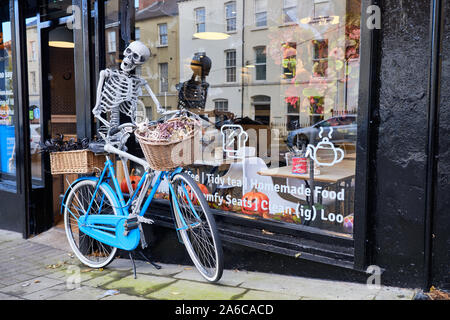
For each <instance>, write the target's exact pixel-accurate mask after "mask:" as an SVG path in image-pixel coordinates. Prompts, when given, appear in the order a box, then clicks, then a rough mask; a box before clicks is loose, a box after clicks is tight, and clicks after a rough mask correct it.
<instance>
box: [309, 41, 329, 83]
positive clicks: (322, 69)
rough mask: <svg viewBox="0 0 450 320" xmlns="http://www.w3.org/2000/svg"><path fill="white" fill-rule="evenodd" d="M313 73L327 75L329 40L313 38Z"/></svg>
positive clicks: (317, 75)
mask: <svg viewBox="0 0 450 320" xmlns="http://www.w3.org/2000/svg"><path fill="white" fill-rule="evenodd" d="M312 45H313V60H312V61H313V74H314V76H315V77H322V78H324V77H326V76H327V69H328V40H313V41H312Z"/></svg>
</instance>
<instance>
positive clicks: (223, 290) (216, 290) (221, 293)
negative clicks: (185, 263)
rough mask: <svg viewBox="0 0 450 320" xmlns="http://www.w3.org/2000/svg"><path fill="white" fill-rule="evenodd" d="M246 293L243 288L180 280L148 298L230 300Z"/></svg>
mask: <svg viewBox="0 0 450 320" xmlns="http://www.w3.org/2000/svg"><path fill="white" fill-rule="evenodd" d="M244 292H245V289H242V288H233V287H226V286H220V285H213V284H206V283H201V282H194V281H187V280H178V281H177V282H174V283H172V284H171V285H169V286H167V287H165V288H162V289H160V290H158V291H156V292H153V293H151V294H149V295H147V296H146V298H150V299H158V300H230V299H232V298H233V297H235V296H239V295H241V294H243V293H244Z"/></svg>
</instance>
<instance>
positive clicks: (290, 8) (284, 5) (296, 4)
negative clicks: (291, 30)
mask: <svg viewBox="0 0 450 320" xmlns="http://www.w3.org/2000/svg"><path fill="white" fill-rule="evenodd" d="M286 1H289V0H283V9H282V21H281V22H282V23H283V24H294V23H296V20H297V19H298V12H297V11H298V0H293V1H295V6H292V5H291V6H289V7H287V6H286ZM293 8H295V10H296V11H295V20H294V21H292V20H291V18H290V17H289V19H290V21H286V17H288V15H287V14H286V12H288V11H289V10H292V9H293Z"/></svg>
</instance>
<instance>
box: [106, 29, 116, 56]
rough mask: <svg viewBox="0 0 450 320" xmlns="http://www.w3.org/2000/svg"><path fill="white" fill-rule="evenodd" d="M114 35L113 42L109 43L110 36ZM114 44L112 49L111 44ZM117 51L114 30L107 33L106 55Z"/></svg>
mask: <svg viewBox="0 0 450 320" xmlns="http://www.w3.org/2000/svg"><path fill="white" fill-rule="evenodd" d="M112 34H114V41H111V35H112ZM112 43H114V48H111V44H112ZM116 51H117V32H116V30H111V31H108V53H115V52H116Z"/></svg>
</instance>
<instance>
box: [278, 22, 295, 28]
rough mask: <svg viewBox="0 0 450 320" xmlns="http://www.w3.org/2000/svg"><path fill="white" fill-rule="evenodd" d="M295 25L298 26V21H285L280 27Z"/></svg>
mask: <svg viewBox="0 0 450 320" xmlns="http://www.w3.org/2000/svg"><path fill="white" fill-rule="evenodd" d="M294 26H298V23H297V22H285V23H282V24H280V25H279V26H278V28H288V27H294Z"/></svg>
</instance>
